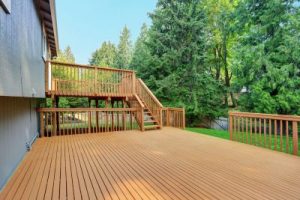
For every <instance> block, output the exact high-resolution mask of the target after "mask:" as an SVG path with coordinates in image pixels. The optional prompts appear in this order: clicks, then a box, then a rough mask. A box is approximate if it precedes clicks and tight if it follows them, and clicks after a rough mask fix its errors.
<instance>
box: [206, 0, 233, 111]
mask: <svg viewBox="0 0 300 200" xmlns="http://www.w3.org/2000/svg"><path fill="white" fill-rule="evenodd" d="M238 2H239V1H238V0H203V1H202V6H203V8H204V10H205V13H206V15H207V18H208V19H207V23H206V28H207V31H208V34H209V37H208V40H207V45H208V49H207V51H206V64H207V65H209V66H210V69H211V71H212V73H213V74H214V75H215V79H216V80H217V81H220V82H221V84H222V85H224V89H225V91H224V97H225V98H224V99H225V101H224V102H225V105H226V106H228V97H227V93H229V94H230V97H231V102H232V106H233V107H235V106H236V102H235V98H234V95H233V91H232V90H231V87H230V86H231V79H232V72H231V68H232V66H231V62H230V59H231V54H232V53H233V52H232V46H233V45H234V44H235V43H236V34H235V31H234V30H233V28H232V24H233V22H234V20H235V19H234V17H233V13H234V12H235V9H236V6H237V5H238Z"/></svg>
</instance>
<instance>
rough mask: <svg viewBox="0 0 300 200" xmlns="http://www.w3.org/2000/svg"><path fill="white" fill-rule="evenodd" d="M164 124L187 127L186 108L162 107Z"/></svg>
mask: <svg viewBox="0 0 300 200" xmlns="http://www.w3.org/2000/svg"><path fill="white" fill-rule="evenodd" d="M162 119H163V120H162V122H163V126H171V127H176V128H182V129H184V128H185V110H184V108H166V107H164V108H163V109H162Z"/></svg>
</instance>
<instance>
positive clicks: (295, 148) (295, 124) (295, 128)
mask: <svg viewBox="0 0 300 200" xmlns="http://www.w3.org/2000/svg"><path fill="white" fill-rule="evenodd" d="M293 154H294V155H298V122H297V121H293Z"/></svg>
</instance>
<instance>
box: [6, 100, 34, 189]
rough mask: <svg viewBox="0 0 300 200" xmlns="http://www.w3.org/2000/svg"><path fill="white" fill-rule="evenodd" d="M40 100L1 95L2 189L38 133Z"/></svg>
mask: <svg viewBox="0 0 300 200" xmlns="http://www.w3.org/2000/svg"><path fill="white" fill-rule="evenodd" d="M38 102H39V100H38V99H35V98H19V97H0V111H1V112H0V190H1V188H2V187H3V185H4V184H5V183H6V181H7V180H8V178H9V177H10V175H11V174H12V173H13V171H14V170H15V168H16V167H17V166H18V164H19V162H20V161H21V160H22V158H23V156H24V154H25V153H26V151H27V149H26V143H31V142H32V141H33V139H34V138H35V137H36V136H37V135H38V114H37V112H36V108H37V105H38Z"/></svg>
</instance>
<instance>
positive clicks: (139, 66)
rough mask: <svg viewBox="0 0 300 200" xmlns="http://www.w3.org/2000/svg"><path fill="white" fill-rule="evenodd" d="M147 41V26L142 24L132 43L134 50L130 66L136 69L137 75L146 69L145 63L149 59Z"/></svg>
mask: <svg viewBox="0 0 300 200" xmlns="http://www.w3.org/2000/svg"><path fill="white" fill-rule="evenodd" d="M147 41H148V27H147V25H146V24H143V26H142V28H141V31H140V35H139V37H138V38H137V40H136V42H135V45H134V52H133V56H132V60H131V64H130V67H131V68H132V69H134V70H136V71H137V73H138V75H142V74H143V73H144V72H145V71H146V70H147V63H148V62H149V59H150V53H149V50H148V48H147V46H146V42H147Z"/></svg>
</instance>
